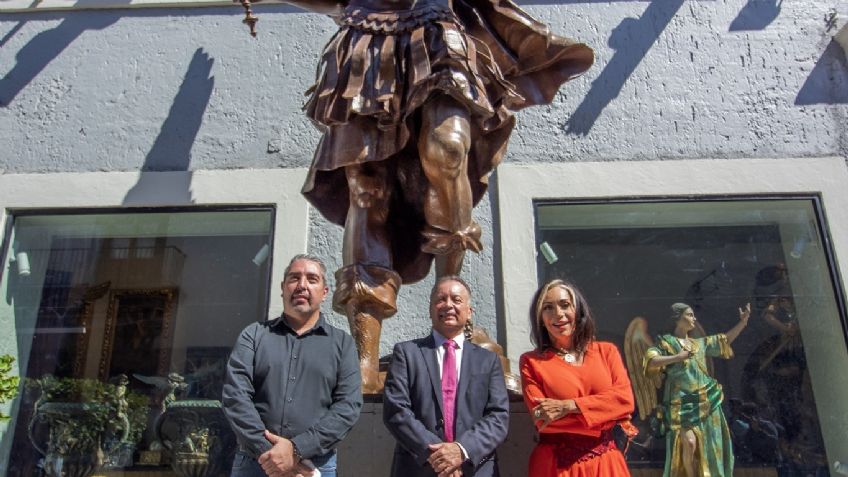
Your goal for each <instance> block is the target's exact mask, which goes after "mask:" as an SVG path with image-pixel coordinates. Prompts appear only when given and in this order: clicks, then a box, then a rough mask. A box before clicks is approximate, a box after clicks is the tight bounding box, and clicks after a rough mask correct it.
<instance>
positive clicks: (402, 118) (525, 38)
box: [242, 0, 594, 393]
mask: <svg viewBox="0 0 848 477" xmlns="http://www.w3.org/2000/svg"><path fill="white" fill-rule="evenodd" d="M242 3H243V4H244V5H245V7H246V8H248V7H249V3H247V2H242ZM288 3H292V4H294V5H297V6H300V7H303V8H306V9H308V10H311V11H315V12H319V13H325V14H329V15H331V16H332V17H333V18H334V19H335V20H336V21H337V23H338V24H339V26H340V27H339V31H338V32H337V33H336V34H335V36H334V37H333V38H332V39H331V40H330V42H329V44H328V45H327V46H326V47H325V49H324V53H323V56H322V59H321V63H320V66H319V69H318V75H317V82H316V84H315V85H314V86H313V87H312V88H311V90H310V92H311V95H312V96H311V98H310V99H309V101H308V102H307V104H306V107H305V109H306V112H307V115H308V116H309V118H310V119H312V121H313V122H314V123H315V125H316V127H318V129H320V130H321V132H322V138H321V142H320V144H319V145H318V149H317V151H316V152H315V157H314V160H313V163H312V166H311V168H310V171H309V176H308V178H307V180H306V183H305V184H304V186H303V194H304V195H305V196H306V198H307V199H308V200H309V201H310V202H311V203H312V204H313V205H314V206H315V207H316V208H317V209H318V210H319V211H320V212H321V213H322V214H323V215H324V216H325V217H326V218H327V219H328V220H330V221H332V222H334V223H336V224H339V225H343V226H344V229H345V230H344V245H343V251H342V253H343V267H342V268H341V269H339V270H338V271H337V272H336V292H335V294H334V296H333V307H334V309H335V310H336V311H338V312H340V313H344V314H345V315H347V317H348V320H349V322H350V326H351V332H352V334H353V336H354V339H355V340H356V344H357V347H358V349H359V355H360V360H361V367H362V379H363V392H365V393H375V392H379V391H380V390H381V389H382V383H381V382H380V376H379V374H378V371H377V370H378V358H379V342H380V331H381V327H382V325H381V322H382V320H384V319H385V318H388V317H390V316H392V315H393V314H394V313H395V312H396V311H397V307H396V297H397V292H398V289H399V288H400V285H401V283H414V282H417V281H419V280H421V279H422V278H424V277H425V276H426V275H427V274H428V272H429V270H430V264H431V262H432V261H433V260H434V259H435V262H436V274H437V275H438V276H444V275H451V274H458V273H459V271H460V268H461V267H462V261H463V257H464V256H465V251H466V250H469V249H470V250H472V251H474V252H479V251H480V250H481V249H482V244H481V242H480V227H479V225H478V224H477V223H475V222H474V221H473V220H472V218H471V210H472V208H473V206H474V205H475V204H477V203H478V202H479V201H480V199H481V198H482V196H483V194H484V193H485V192H486V187H487V184H488V176H489V174H490V173H491V172H492V170H494V168H495V167H496V166H497V165H498V163H500V161H501V159H502V158H503V155H504V153H505V152H506V145H507V141H508V139H509V136H510V133H511V132H512V128H513V127H514V125H515V118H514V116H513V112H514V111H517V110H520V109H522V108H525V107H528V106H533V105H539V104H548V103H550V102H551V100H552V99H553V97H554V95H555V94H556V92H557V90H558V89H559V87H560V85H561V84H562V83H564V82H565V81H568V80H569V79H572V78H574V77H575V76H577V75H579V74H581V73H583V72H584V71H586V70H587V69H588V68H589V67H590V66H591V64H592V62H593V60H594V55H593V52H592V50H591V49H590V48H589V47H587V46H586V45H584V44H582V43H577V42H574V41H572V40H570V39H567V38H563V37H559V36H556V35H553V34H552V33H550V32H549V31H548V28H547V26H546V25H544V24H542V23H540V22H538V21H536V20H535V19H533V18H531V17H530V16H529V15H527V14H526V13H524V12H523V11H522V10H521V9H519V8H518V7H517V6H516V5H514V4H513V3H512V2H511V1H509V0H346V1H339V2H335V1H327V0H289V1H288ZM248 17H249V18H248V19H249V21H250V22H255V19H254V18H253V17H252V13H250V12H249V13H248Z"/></svg>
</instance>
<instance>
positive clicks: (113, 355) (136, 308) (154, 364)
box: [98, 288, 177, 380]
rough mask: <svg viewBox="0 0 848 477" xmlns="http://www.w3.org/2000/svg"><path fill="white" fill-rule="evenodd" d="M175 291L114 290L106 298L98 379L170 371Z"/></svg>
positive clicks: (163, 289) (168, 289)
mask: <svg viewBox="0 0 848 477" xmlns="http://www.w3.org/2000/svg"><path fill="white" fill-rule="evenodd" d="M176 299H177V289H176V288H158V289H148V290H115V291H112V292H111V294H110V296H109V308H108V311H107V313H106V326H105V330H104V334H103V351H102V353H101V355H100V366H99V368H98V370H99V376H100V379H102V380H107V379H109V378H110V377H113V376H115V375H117V374H121V373H123V374H126V375H127V376H132V375H133V374H134V373H138V374H142V375H146V376H165V375H167V374H168V372H169V371H170V369H169V368H170V359H171V344H172V343H171V341H172V339H173V320H174V308H175V304H176Z"/></svg>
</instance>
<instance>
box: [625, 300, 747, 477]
mask: <svg viewBox="0 0 848 477" xmlns="http://www.w3.org/2000/svg"><path fill="white" fill-rule="evenodd" d="M750 316H751V304H750V303H749V304H747V305H745V307H744V308H740V309H739V323H737V324H736V325H735V326H734V327H733V328H731V329H730V330H729V331H728V332H727V333H719V334H716V335H709V336H705V333H704V332H703V329H702V328H701V327H700V325H699V323H698V321H697V319H696V318H695V312H694V311H693V310H692V307H691V306H689V305H687V304H685V303H675V304H673V305H671V317H670V318H671V323H670V324H671V325H672V327H673V331H672V332H671V333H669V334H662V335H659V336H658V337H657V339H656V342H655V341H654V340H652V339H651V338H650V335H649V334H648V323H647V321H646V320H645V319H644V318H641V317H637V318H634V319H633V321H631V322H630V325H629V326H628V327H627V332H626V333H625V343H624V348H625V356H626V359H627V367H628V370H629V373H630V381H631V382H632V383H633V388H634V395H635V396H636V404H637V407H638V409H639V417H640V418H641V419H645V418H646V417H649V416H653V417H651V421H652V426H651V427H652V430H653V431H654V433H655V434H664V435H665V443H666V458H665V470H664V472H663V477H706V476H710V477H732V476H733V449H732V444H731V441H730V431H729V429H728V426H727V421H726V420H725V418H724V413H723V412H722V410H721V403H722V401H723V400H724V393H723V392H722V387H721V384H719V383H718V381H716V380H715V378H713V377H712V371H711V366H710V364H711V363H710V361H711V359H710V358H712V357H721V358H724V359H729V358H731V357H733V350H732V349H731V348H730V344H731V343H732V342H733V341H734V340H735V339H736V338H737V337H738V336H739V334H740V333H741V332H742V330H743V329H744V328H745V326H747V324H748V318H749V317H750ZM696 336H697V337H696ZM661 387H662V401H661V402H658V399H657V389H660V388H661Z"/></svg>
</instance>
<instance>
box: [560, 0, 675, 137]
mask: <svg viewBox="0 0 848 477" xmlns="http://www.w3.org/2000/svg"><path fill="white" fill-rule="evenodd" d="M683 2H684V0H653V1H652V2H651V4H650V5H648V8H646V9H645V11H644V12H643V13H642V15H641V16H640V17H639V19H638V20H637V19H635V18H625V19H624V20H622V21H621V23H620V24H619V25H618V26H617V27H616V28H615V29H614V30H613V31H612V34H611V35H610V37H609V41H608V44H609V47H610V48H611V49H613V50H615V53H614V54H613V55H612V58H610V60H609V62H608V63H607V65H606V66H605V67H604V70H603V71H601V73H600V74H599V75H598V77H597V78H595V80H594V81H592V87H591V88H590V89H589V92H588V93H586V96H585V97H584V98H583V102H581V103H580V106H578V107H577V109H576V110H575V111H574V113H573V114H572V115H571V117H570V118H569V119H568V121H567V122H566V123H565V127H566V132H567V133H568V134H580V135H583V136H585V135H587V134H589V131H590V130H591V129H592V126H594V124H595V121H597V120H598V117H599V116H600V115H601V112H602V111H603V110H604V108H606V107H607V105H609V103H610V102H612V100H613V99H615V98H616V97H617V96H618V95H619V93H621V88H622V87H624V83H625V82H626V81H627V78H629V77H630V75H631V74H633V71H634V70H635V69H636V67H637V66H638V65H639V63H640V62H641V61H642V58H644V57H645V55H646V54H647V53H648V50H650V49H651V47H652V46H653V45H654V43H655V42H656V41H657V38H659V36H660V34H662V32H663V30H665V28H666V27H667V26H668V24H669V23H670V22H671V19H672V18H674V15H676V14H677V11H678V10H680V7H681V6H683Z"/></svg>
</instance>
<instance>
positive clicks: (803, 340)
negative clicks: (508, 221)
mask: <svg viewBox="0 0 848 477" xmlns="http://www.w3.org/2000/svg"><path fill="white" fill-rule="evenodd" d="M535 219H536V245H537V249H538V251H539V253H538V254H537V268H536V269H537V273H538V277H537V280H538V282H539V283H544V282H547V281H549V280H551V279H555V278H567V279H569V280H571V281H573V282H574V283H575V284H576V285H577V286H578V287H579V288H580V289H581V291H582V292H583V294H584V295H585V297H586V299H587V301H588V303H589V304H590V306H591V308H592V311H593V312H594V316H595V319H596V323H597V337H598V339H600V340H604V341H611V342H613V343H615V344H616V345H617V346H618V347H619V349H620V350H621V351H622V356H623V357H626V360H627V367H628V372H629V374H630V376H631V380H632V381H634V388H637V389H636V391H637V394H638V391H640V390H639V389H638V387H639V385H638V384H637V383H636V381H638V380H639V379H638V377H636V376H635V374H636V373H643V375H644V369H645V368H644V364H645V361H644V355H645V353H644V348H642V351H641V353H640V352H639V347H638V346H635V347H634V346H633V343H634V340H640V339H641V340H642V341H643V342H644V341H646V340H647V341H648V342H649V344H650V345H651V346H654V349H658V350H660V351H659V352H660V353H664V354H665V355H672V354H674V353H677V352H679V351H680V350H679V349H678V348H680V347H682V346H685V345H686V343H688V342H684V341H682V340H681V341H679V342H678V340H677V338H675V337H674V332H675V328H676V325H677V322H678V318H679V315H677V314H675V313H674V312H673V310H672V305H673V304H675V303H682V304H685V306H684V307H682V308H689V309H690V310H691V311H692V312H694V317H696V329H694V330H693V331H692V332H691V333H690V336H692V338H699V337H702V336H715V335H717V334H719V333H724V334H725V335H724V336H727V337H728V338H731V337H732V338H735V339H733V340H732V343H731V344H730V348H732V356H730V354H729V353H719V351H718V348H715V353H709V346H711V344H710V343H712V342H710V341H709V340H701V341H698V340H695V341H697V342H698V343H701V346H704V347H706V348H707V350H708V352H707V355H712V356H707V357H706V359H704V360H703V365H702V366H701V367H700V368H698V367H697V366H695V364H697V363H695V362H694V358H693V361H692V362H693V363H695V364H693V366H692V368H693V370H692V373H690V374H689V375H686V376H683V377H681V376H678V375H675V373H674V372H672V371H671V370H670V368H666V371H665V372H664V373H663V374H662V375H660V379H662V380H665V381H669V380H671V381H672V382H663V383H662V384H661V385H660V388H659V389H656V388H650V389H647V390H646V389H644V388H643V389H642V390H641V391H642V392H643V393H644V392H651V391H653V392H655V393H656V401H655V402H654V403H653V404H660V405H662V404H665V406H666V407H665V409H664V410H663V411H662V412H666V413H667V415H668V416H669V419H670V420H671V421H674V420H675V419H677V420H680V419H684V420H685V416H684V417H683V418H681V417H680V416H681V414H682V413H684V412H685V408H686V406H687V403H686V402H683V403H682V404H681V402H680V401H681V400H683V401H686V399H687V398H688V397H691V396H688V395H684V394H675V393H678V392H679V391H680V388H681V387H683V388H686V387H687V386H689V385H690V384H692V383H690V382H682V381H674V380H685V379H688V380H690V381H691V380H700V384H698V386H694V384H693V386H694V387H693V388H692V389H696V388H697V389H698V390H701V391H703V389H707V387H706V384H705V383H708V382H710V380H711V379H714V380H716V381H717V382H718V384H719V387H718V388H717V389H719V390H720V391H719V393H722V392H723V396H721V395H720V394H717V395H716V396H714V397H713V398H710V397H709V396H707V394H708V393H707V392H706V391H703V392H700V391H699V392H700V394H698V393H695V392H693V393H692V395H693V396H694V397H693V399H695V400H696V401H697V402H693V403H688V405H690V406H695V408H696V409H697V408H700V409H701V410H703V409H704V408H705V406H707V407H708V406H710V405H711V404H710V399H713V400H714V402H713V403H712V404H713V405H719V406H720V407H721V409H722V412H723V414H724V417H725V420H726V426H725V427H722V428H721V429H718V428H717V429H709V428H707V431H710V430H712V431H716V432H718V433H719V434H721V433H723V432H726V434H727V435H726V437H727V438H728V439H729V440H730V442H731V446H732V454H733V456H734V458H735V468H736V469H737V470H736V475H763V476H765V475H778V476H795V475H830V474H829V472H830V468H831V466H830V465H829V462H832V461H834V460H839V457H840V456H839V450H840V449H841V446H842V443H843V442H844V440H845V435H846V431H848V429H846V428H845V425H844V422H843V420H842V419H834V418H833V417H834V416H844V415H845V414H846V412H848V407H846V406H848V405H846V403H845V400H844V398H843V394H844V390H845V388H843V387H842V386H840V385H839V384H838V383H840V382H842V381H843V380H844V375H845V371H844V370H845V369H848V353H846V334H845V329H846V328H845V323H846V320H845V304H844V301H843V300H844V293H843V291H842V288H841V284H840V281H839V279H838V274H837V271H836V266H835V262H834V256H833V252H832V250H831V249H830V237H829V235H828V228H827V222H826V220H825V216H824V214H823V210H822V206H821V200H820V198H819V197H818V196H815V195H807V196H803V195H799V196H794V197H763V198H757V197H740V198H732V197H731V198H722V199H720V200H718V199H714V200H708V199H689V200H682V199H681V200H670V199H669V200H643V201H640V200H638V199H632V200H626V201H614V200H612V201H603V202H598V201H595V202H592V201H556V200H539V201H536V202H535ZM749 307H750V317H749V318H747V325H746V326H743V327H739V326H738V325H739V323H740V320H742V321H744V320H743V319H742V315H746V314H747V310H748V308H749ZM678 308H680V306H679V305H678ZM634 330H635V331H634ZM734 330H735V332H734ZM640 335H641V336H640ZM663 340H667V341H668V342H669V343H670V344H663ZM716 343H717V342H716ZM663 346H665V347H667V348H668V352H665V351H663ZM694 346H696V347H697V346H698V345H697V344H695V345H694ZM716 346H718V345H716ZM722 357H723V358H728V359H721V358H722ZM680 396H683V397H680ZM675 399H677V401H676V402H675V401H674V400H675ZM675 409H676V410H675ZM681 409H683V410H681ZM655 412H657V411H656V408H655V407H654V406H653V405H649V406H648V407H647V408H646V407H645V406H644V404H643V406H642V409H639V408H638V406H637V411H636V413H635V414H634V423H635V424H636V425H637V427H638V428H639V429H640V431H641V432H640V435H639V436H637V437H636V438H635V440H634V441H633V442H632V443H631V444H630V447H629V449H628V452H627V461H628V464H629V465H630V466H631V468H633V469H634V470H636V469H641V470H640V471H642V472H645V475H654V474H651V473H650V469H655V472H661V470H662V468H663V465H664V462H665V460H666V454H667V453H669V452H672V450H670V449H669V442H670V441H668V440H667V439H666V438H665V437H663V436H661V435H660V434H661V433H660V432H658V429H656V428H652V426H651V424H652V422H651V416H652V415H653V414H654V413H655ZM675 413H677V414H675ZM660 421H661V420H660ZM654 425H656V420H654ZM705 432H706V431H705ZM666 435H669V434H666ZM640 475H641V474H640ZM656 475H660V474H659V473H657V474H656Z"/></svg>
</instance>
